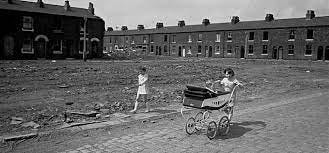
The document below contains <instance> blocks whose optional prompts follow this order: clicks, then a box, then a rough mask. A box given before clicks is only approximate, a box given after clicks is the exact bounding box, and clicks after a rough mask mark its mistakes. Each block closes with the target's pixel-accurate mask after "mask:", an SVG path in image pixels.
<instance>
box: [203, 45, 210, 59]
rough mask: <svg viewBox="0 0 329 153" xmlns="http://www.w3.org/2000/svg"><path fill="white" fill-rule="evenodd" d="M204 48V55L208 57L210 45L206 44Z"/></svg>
mask: <svg viewBox="0 0 329 153" xmlns="http://www.w3.org/2000/svg"><path fill="white" fill-rule="evenodd" d="M204 50H205V52H204V53H205V56H204V57H208V55H209V50H208V46H204Z"/></svg>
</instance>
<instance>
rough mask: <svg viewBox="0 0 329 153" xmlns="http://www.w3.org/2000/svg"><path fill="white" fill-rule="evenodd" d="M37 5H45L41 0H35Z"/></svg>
mask: <svg viewBox="0 0 329 153" xmlns="http://www.w3.org/2000/svg"><path fill="white" fill-rule="evenodd" d="M37 6H38V7H40V8H44V7H45V6H44V3H43V1H42V0H38V1H37Z"/></svg>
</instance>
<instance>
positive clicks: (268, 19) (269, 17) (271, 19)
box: [265, 14, 274, 22]
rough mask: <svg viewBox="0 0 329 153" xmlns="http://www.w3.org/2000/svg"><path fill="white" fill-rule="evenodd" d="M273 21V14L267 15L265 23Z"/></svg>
mask: <svg viewBox="0 0 329 153" xmlns="http://www.w3.org/2000/svg"><path fill="white" fill-rule="evenodd" d="M273 20H274V17H273V14H266V17H265V21H267V22H270V21H273Z"/></svg>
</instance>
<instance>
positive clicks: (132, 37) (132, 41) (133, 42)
mask: <svg viewBox="0 0 329 153" xmlns="http://www.w3.org/2000/svg"><path fill="white" fill-rule="evenodd" d="M131 44H135V37H134V36H131Z"/></svg>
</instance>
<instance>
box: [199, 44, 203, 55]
mask: <svg viewBox="0 0 329 153" xmlns="http://www.w3.org/2000/svg"><path fill="white" fill-rule="evenodd" d="M201 49H202V47H201V45H199V46H198V54H201Z"/></svg>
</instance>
